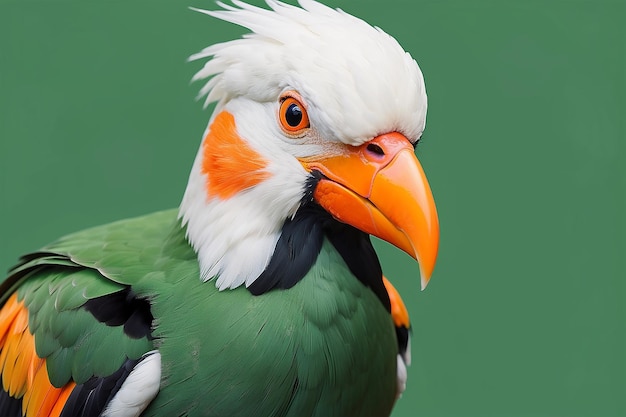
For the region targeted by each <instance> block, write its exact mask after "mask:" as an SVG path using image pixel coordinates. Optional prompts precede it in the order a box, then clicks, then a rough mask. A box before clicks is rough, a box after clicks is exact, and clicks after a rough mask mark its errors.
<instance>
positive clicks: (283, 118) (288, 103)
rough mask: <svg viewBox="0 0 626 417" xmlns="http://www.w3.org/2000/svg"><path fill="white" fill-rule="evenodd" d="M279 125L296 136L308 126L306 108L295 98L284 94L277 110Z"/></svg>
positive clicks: (289, 133)
mask: <svg viewBox="0 0 626 417" xmlns="http://www.w3.org/2000/svg"><path fill="white" fill-rule="evenodd" d="M278 120H279V121H280V127H281V128H282V129H283V131H284V132H285V133H287V134H288V135H290V136H297V135H300V134H301V133H303V132H304V130H305V129H308V128H309V126H310V123H309V115H308V114H307V111H306V108H305V107H304V105H302V103H301V102H300V100H298V99H297V98H295V97H293V96H291V95H286V96H283V97H282V98H281V100H280V109H279V110H278Z"/></svg>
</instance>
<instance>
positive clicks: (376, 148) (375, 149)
mask: <svg viewBox="0 0 626 417" xmlns="http://www.w3.org/2000/svg"><path fill="white" fill-rule="evenodd" d="M367 150H368V151H369V152H371V153H373V154H375V155H377V156H385V151H383V148H381V147H380V146H378V145H376V144H375V143H370V144H369V145H367Z"/></svg>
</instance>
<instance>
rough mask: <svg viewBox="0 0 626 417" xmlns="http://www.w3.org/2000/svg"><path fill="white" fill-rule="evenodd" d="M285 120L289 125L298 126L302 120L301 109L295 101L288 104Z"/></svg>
mask: <svg viewBox="0 0 626 417" xmlns="http://www.w3.org/2000/svg"><path fill="white" fill-rule="evenodd" d="M285 120H286V121H287V123H288V124H289V126H291V127H296V126H298V125H299V124H300V122H301V121H302V110H301V109H300V106H298V105H297V104H295V103H292V104H290V105H289V107H287V112H286V113H285Z"/></svg>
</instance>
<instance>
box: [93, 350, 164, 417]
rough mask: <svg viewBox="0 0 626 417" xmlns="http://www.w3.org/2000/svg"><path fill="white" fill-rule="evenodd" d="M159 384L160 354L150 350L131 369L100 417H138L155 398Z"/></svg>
mask: <svg viewBox="0 0 626 417" xmlns="http://www.w3.org/2000/svg"><path fill="white" fill-rule="evenodd" d="M160 383H161V354H160V353H159V351H158V350H152V351H150V352H148V353H146V354H145V355H143V357H142V359H141V362H139V363H138V364H137V365H136V366H135V368H133V370H132V371H131V373H130V375H128V377H127V378H126V380H125V381H124V383H123V384H122V387H121V388H120V390H119V391H118V392H117V394H115V397H113V399H112V400H111V402H110V403H109V405H107V407H106V409H105V410H104V412H103V413H102V417H138V416H139V415H140V414H141V413H142V412H143V411H144V410H145V409H146V407H148V404H150V402H152V400H153V399H154V397H156V395H157V393H158V392H159V385H160Z"/></svg>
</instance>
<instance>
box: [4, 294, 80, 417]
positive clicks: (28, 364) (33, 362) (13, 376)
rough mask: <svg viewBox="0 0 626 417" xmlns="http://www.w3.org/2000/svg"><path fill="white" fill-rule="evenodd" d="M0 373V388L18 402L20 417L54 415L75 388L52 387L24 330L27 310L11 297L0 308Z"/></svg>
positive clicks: (15, 298)
mask: <svg viewBox="0 0 626 417" xmlns="http://www.w3.org/2000/svg"><path fill="white" fill-rule="evenodd" d="M0 373H2V388H3V389H4V390H5V391H6V392H8V393H9V395H10V396H11V397H13V398H18V399H19V398H21V399H22V415H24V416H26V417H36V416H41V417H43V416H51V417H52V416H55V417H58V416H59V415H60V414H61V411H62V410H63V406H64V405H65V402H66V401H67V398H68V397H69V395H70V393H71V392H72V390H73V389H74V387H75V386H76V384H75V383H74V382H69V383H68V384H66V385H65V386H63V387H61V388H57V387H54V386H53V385H52V384H51V383H50V379H49V378H48V369H47V367H46V361H45V359H42V358H40V357H38V356H37V353H36V351H35V338H34V337H33V335H32V334H31V333H30V331H29V329H28V309H27V308H26V307H25V306H24V303H23V302H21V301H18V299H17V294H13V295H12V296H11V297H10V298H9V299H8V300H7V302H6V303H5V304H4V306H3V307H2V309H0Z"/></svg>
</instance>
